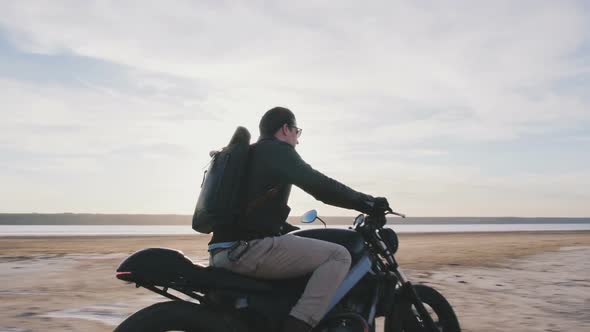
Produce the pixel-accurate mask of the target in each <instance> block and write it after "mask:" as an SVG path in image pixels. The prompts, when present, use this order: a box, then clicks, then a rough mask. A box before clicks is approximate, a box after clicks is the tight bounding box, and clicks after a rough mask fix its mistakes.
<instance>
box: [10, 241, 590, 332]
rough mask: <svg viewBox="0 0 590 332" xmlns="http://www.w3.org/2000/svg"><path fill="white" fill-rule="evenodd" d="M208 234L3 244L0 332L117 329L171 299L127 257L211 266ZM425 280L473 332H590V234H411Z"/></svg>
mask: <svg viewBox="0 0 590 332" xmlns="http://www.w3.org/2000/svg"><path fill="white" fill-rule="evenodd" d="M208 241H209V236H204V235H196V234H195V235H193V236H141V237H140V236H137V237H128V236H126V237H114V236H109V237H103V236H88V237H4V238H0V250H1V251H0V331H11V332H24V331H90V332H93V331H110V330H112V329H113V328H114V327H115V326H116V325H117V324H118V323H119V322H121V321H122V320H123V319H124V318H125V317H126V316H128V315H129V314H131V313H132V312H134V311H136V310H138V309H140V308H142V307H145V306H147V305H149V304H151V303H155V302H158V301H162V300H164V298H162V297H160V296H159V295H156V294H153V293H151V292H149V291H147V290H145V289H142V288H140V289H136V288H135V287H134V286H133V285H129V284H125V283H123V282H121V281H119V280H117V279H115V278H114V271H115V269H116V267H117V266H118V264H119V263H120V261H121V260H122V259H123V258H125V257H126V256H127V255H128V254H130V253H132V252H134V251H136V250H139V249H142V248H147V247H169V248H175V249H179V250H182V251H183V252H184V253H185V254H186V255H187V256H189V257H190V258H191V259H193V261H195V262H197V263H202V264H206V260H207V257H208V256H207V252H206V249H205V248H206V243H207V242H208ZM397 257H398V260H399V262H400V265H401V267H402V269H403V270H404V271H405V272H406V273H407V274H408V275H409V276H410V277H411V278H412V279H413V280H414V281H416V282H422V283H426V284H429V285H432V286H434V287H435V288H437V289H438V290H440V291H441V292H442V293H443V294H444V295H445V296H446V297H447V298H448V299H449V302H451V304H452V305H453V306H454V307H455V309H456V311H457V314H458V316H459V320H460V322H461V324H462V327H463V329H464V331H583V330H589V329H590V310H588V309H589V308H590V260H589V259H588V257H590V232H555V233H553V232H552V233H549V232H542V233H532V232H531V233H528V232H514V233H493V234H492V233H461V234H402V235H400V250H399V253H398V255H397Z"/></svg>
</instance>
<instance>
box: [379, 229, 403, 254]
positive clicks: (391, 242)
mask: <svg viewBox="0 0 590 332" xmlns="http://www.w3.org/2000/svg"><path fill="white" fill-rule="evenodd" d="M379 235H380V236H381V240H382V241H383V242H385V243H386V244H387V246H388V247H389V249H391V253H392V254H395V253H396V252H397V248H398V246H399V240H398V238H397V234H396V233H395V231H394V230H393V229H391V228H383V229H381V231H380V232H379Z"/></svg>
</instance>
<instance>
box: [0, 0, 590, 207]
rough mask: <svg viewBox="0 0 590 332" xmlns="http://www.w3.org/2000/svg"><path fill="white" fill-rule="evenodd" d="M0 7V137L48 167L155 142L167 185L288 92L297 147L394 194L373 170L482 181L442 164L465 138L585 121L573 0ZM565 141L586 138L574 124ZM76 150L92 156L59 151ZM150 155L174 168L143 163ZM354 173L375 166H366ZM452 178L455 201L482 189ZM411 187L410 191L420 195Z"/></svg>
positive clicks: (400, 177)
mask: <svg viewBox="0 0 590 332" xmlns="http://www.w3.org/2000/svg"><path fill="white" fill-rule="evenodd" d="M0 6H1V10H2V12H3V15H2V16H1V17H0V30H1V31H3V34H2V35H3V37H4V38H5V39H6V40H7V41H9V42H8V43H7V44H9V45H10V47H9V48H5V49H1V48H0V53H1V54H5V57H4V58H3V59H6V60H7V61H5V62H4V63H6V64H9V65H4V66H2V65H0V97H1V98H2V103H3V105H2V109H1V110H0V115H2V116H3V118H5V119H7V120H6V121H3V122H2V123H1V124H0V130H2V132H3V135H2V136H0V148H3V149H5V150H6V151H9V150H10V151H21V152H22V153H23V154H24V155H29V156H31V158H33V156H35V155H38V156H39V155H47V154H50V155H54V156H56V157H57V158H64V156H69V157H67V158H70V159H61V160H65V161H63V163H61V164H62V165H64V164H68V165H77V166H76V167H74V168H78V169H79V170H80V172H82V171H83V170H84V169H96V168H93V167H91V164H92V163H94V165H96V162H97V161H98V160H102V158H104V159H105V160H107V162H106V163H107V164H109V163H112V164H109V165H111V166H109V167H113V169H114V167H115V166H114V165H115V164H116V162H117V161H119V162H120V159H117V158H120V156H122V155H125V153H114V154H110V152H113V151H126V153H127V154H128V155H135V156H137V158H136V162H133V161H131V160H128V162H129V165H127V166H126V167H130V168H131V167H133V168H136V167H140V164H141V163H140V162H139V160H142V158H143V157H145V156H148V155H151V156H154V155H161V154H162V153H166V151H168V150H169V151H174V153H172V155H171V156H168V157H169V158H171V159H174V160H176V161H177V162H179V163H180V161H183V162H182V165H183V166H182V167H181V168H182V171H180V170H179V171H177V172H176V173H177V174H176V176H177V177H176V178H172V177H170V178H167V179H168V180H169V181H171V182H172V183H174V186H179V187H180V186H181V183H182V180H181V179H182V178H185V179H186V178H187V177H190V176H191V175H189V174H191V173H190V172H193V173H194V172H195V170H194V168H199V167H200V166H196V165H201V164H205V163H206V159H207V157H206V151H209V150H210V149H212V148H214V147H217V146H222V145H223V144H225V142H226V140H227V137H229V135H230V133H231V131H232V130H233V129H234V128H235V126H237V125H245V126H247V127H248V128H250V129H251V130H252V131H253V134H254V136H256V128H257V123H258V119H259V117H260V115H261V114H262V113H263V112H264V110H266V109H269V108H270V107H272V106H275V105H285V106H288V107H290V108H292V109H293V110H294V111H295V113H296V114H297V117H298V122H299V124H300V126H302V127H303V128H304V136H303V137H302V144H301V146H300V147H299V150H300V151H301V154H302V155H303V156H304V157H305V158H306V159H307V160H308V161H310V163H312V164H313V165H315V166H317V167H318V168H319V169H322V170H325V171H326V172H327V173H329V174H333V175H334V176H335V177H336V178H338V179H341V180H343V181H345V182H347V183H352V184H356V185H359V186H361V188H363V190H367V191H369V190H375V191H381V192H385V193H390V194H394V193H398V194H401V191H400V192H396V191H395V190H397V189H395V190H394V189H387V187H385V185H384V184H380V183H386V184H396V183H397V184H398V187H399V186H400V185H401V184H407V185H410V183H408V182H404V177H406V178H413V177H415V178H418V179H426V178H429V177H428V174H430V172H433V173H438V174H442V175H440V176H433V178H432V179H431V180H432V181H433V183H434V186H439V187H440V188H444V190H447V191H451V192H452V191H453V190H454V189H453V185H452V184H453V183H454V182H453V180H452V178H453V177H454V176H457V174H462V173H461V172H463V171H465V172H468V173H469V172H474V174H475V175H474V176H473V178H471V179H470V181H471V182H473V183H484V184H485V183H486V181H488V180H489V179H490V178H493V176H494V174H493V173H494V170H493V169H491V168H490V167H491V166H487V165H481V167H482V168H484V169H486V170H488V172H487V173H486V172H475V171H473V170H472V169H471V168H470V167H462V165H458V162H457V161H456V160H455V161H454V164H453V158H456V156H455V154H456V153H457V152H456V151H457V150H460V149H461V147H463V146H464V145H470V144H476V145H478V146H479V147H480V149H482V150H485V149H486V144H505V146H506V148H510V147H511V145H513V144H515V143H518V142H521V141H522V140H523V139H525V138H531V137H538V136H543V135H552V134H553V133H563V132H566V131H568V130H571V129H573V128H577V127H580V126H581V127H582V128H588V127H590V112H589V110H590V99H589V98H588V95H589V94H588V93H587V91H588V89H589V88H590V83H589V82H590V65H589V63H590V62H589V61H588V60H589V59H590V55H589V54H590V47H589V45H590V38H589V31H590V9H589V8H588V6H587V5H586V4H584V2H582V1H559V2H556V1H519V2H514V1H494V2H472V1H453V2H450V3H449V2H445V3H442V2H438V1H427V2H420V3H416V2H411V1H378V2H373V3H371V4H366V3H359V2H355V1H342V2H339V5H338V6H337V7H335V6H334V4H333V2H322V1H320V2H308V3H306V2H297V3H293V2H287V1H284V2H259V1H253V2H244V3H235V2H219V1H200V2H194V1H176V2H174V3H173V4H172V3H171V4H164V3H159V4H157V3H154V4H147V3H145V2H142V1H136V2H134V1H129V2H124V3H122V2H120V1H86V2H83V3H81V2H77V1H51V2H49V1H47V2H39V1H4V2H2V4H1V5H0ZM10 64H14V65H12V69H11V68H10V67H11V65H10ZM35 64H36V65H35ZM27 68H29V70H27ZM30 68H34V70H30ZM47 77H53V79H47ZM44 78H45V79H44ZM586 133H587V131H586ZM576 137H578V138H575V137H574V138H572V140H577V141H580V142H582V143H581V144H585V143H584V142H587V139H584V137H587V134H585V133H584V132H582V133H580V134H579V136H576ZM308 143H311V144H308ZM169 148H170V149H169ZM451 150H452V151H451ZM195 151H205V152H204V153H203V154H202V156H200V155H199V156H196V155H195ZM556 153H558V151H557V152H556ZM80 154H90V155H91V156H93V157H90V159H88V158H87V157H83V158H84V161H79V162H78V163H76V162H73V161H72V162H71V163H69V161H67V160H71V158H73V156H79V155H80ZM15 158H16V157H15ZM129 159H131V158H129ZM441 163H443V164H444V163H448V164H450V165H451V166H448V169H447V168H445V167H447V166H445V165H446V164H445V165H441ZM425 164H427V165H429V166H431V167H424V165H425ZM10 165H12V166H11V167H12V169H15V168H16V167H15V165H16V164H15V162H12V163H11V164H10ZM19 165H20V164H19ZM56 167H58V166H56ZM72 167H73V166H72ZM158 167H160V168H161V169H164V168H166V167H172V169H173V167H174V166H173V165H172V164H169V163H168V164H166V163H164V164H161V165H154V168H153V169H152V170H151V171H150V172H152V171H153V172H156V173H157V172H159V171H157V170H156V168H158ZM464 169H466V170H464ZM359 170H371V171H369V173H370V174H367V175H363V176H365V178H362V177H361V176H359V175H358V173H359ZM150 172H146V173H145V174H142V175H143V176H149V175H154V174H155V173H150ZM183 172H186V173H183ZM365 172H367V171H365ZM490 173H491V175H490ZM157 174H160V173H157ZM583 178H584V179H586V178H585V177H583ZM507 179H508V180H506V181H515V183H521V184H522V185H527V186H528V185H529V184H528V183H525V182H522V181H520V179H518V178H517V177H516V176H514V175H508V176H507ZM122 180H123V183H125V182H124V179H122ZM537 180H538V181H540V182H543V181H544V180H542V179H541V178H538V179H537ZM564 181H566V182H567V181H569V180H564ZM584 181H585V180H584ZM567 183H568V184H567V185H564V188H571V187H572V186H573V184H571V183H570V182H567ZM160 184H161V185H162V186H164V184H163V183H160ZM489 185H490V186H492V187H494V188H496V189H495V190H496V191H495V192H496V193H498V192H500V191H503V189H504V187H503V184H501V183H500V182H493V181H492V183H490V184H489ZM413 187H415V188H418V189H416V190H415V191H413V193H414V195H417V196H412V194H411V193H409V195H410V196H412V197H418V198H419V197H422V198H423V199H425V198H428V199H434V198H433V197H432V196H429V194H427V188H429V187H430V186H429V183H427V181H419V183H418V184H416V185H415V186H413ZM460 187H461V188H463V189H461V190H459V189H456V192H457V194H458V195H459V193H461V194H460V195H462V197H469V196H470V190H475V191H477V190H478V189H473V188H475V187H469V186H467V185H464V186H460ZM468 188H471V189H468ZM530 188H534V186H533V185H531V186H530ZM544 188H546V189H548V188H549V187H544ZM531 190H532V189H531ZM406 192H410V191H409V190H407V191H406ZM440 194H441V192H440V191H437V192H436V195H440ZM179 195H187V193H186V192H185V191H183V192H182V193H179ZM191 195H192V192H191ZM420 195H422V196H420ZM176 197H180V196H176ZM473 197H478V199H479V200H480V202H484V201H485V197H486V196H485V195H484V194H481V195H474V196H473ZM495 197H499V198H501V195H496V196H495ZM418 198H417V200H416V202H406V203H407V204H409V205H410V206H418V205H419V204H418V203H417V201H418ZM182 199H183V198H181V199H179V201H180V200H182ZM295 199H296V201H297V199H298V198H297V197H295ZM153 200H155V198H153ZM448 203H449V204H451V202H448ZM561 204H564V205H562V206H566V205H565V204H566V203H565V202H562V203H561ZM451 205H452V204H451ZM104 206H108V204H105V205H104ZM170 206H176V207H178V205H176V204H172V205H170ZM452 206H457V205H456V204H455V205H452ZM473 206H478V207H479V208H482V209H485V206H484V204H473ZM459 208H460V209H466V208H465V207H459ZM432 211H433V212H432V213H434V214H436V213H437V212H436V211H439V213H443V212H444V213H448V212H449V210H447V209H445V208H444V207H443V206H441V205H437V208H436V209H434V210H432ZM514 211H518V209H517V208H516V207H515V208H514ZM585 211H587V210H585Z"/></svg>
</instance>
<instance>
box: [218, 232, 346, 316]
mask: <svg viewBox="0 0 590 332" xmlns="http://www.w3.org/2000/svg"><path fill="white" fill-rule="evenodd" d="M228 252H229V250H222V251H220V252H217V253H216V254H215V255H213V256H211V258H210V259H209V263H210V265H212V266H214V267H220V268H224V269H227V270H230V271H232V272H235V273H238V274H242V275H246V276H250V277H254V278H260V279H288V278H295V277H300V276H304V275H308V274H311V278H310V279H309V281H308V283H307V286H306V287H305V290H304V291H303V295H301V298H300V299H299V301H297V304H296V305H295V306H294V307H293V309H292V310H291V313H290V314H291V316H293V317H295V318H297V319H300V320H302V321H304V322H306V323H308V324H309V325H311V326H315V325H317V323H318V322H319V321H320V319H321V318H322V317H323V316H324V314H325V313H326V310H327V309H328V305H330V300H331V299H332V296H333V295H334V293H335V292H336V289H337V288H338V286H340V283H341V282H342V280H343V279H344V277H345V276H346V274H347V273H348V271H349V269H350V262H351V259H350V253H349V252H348V250H347V249H346V248H344V247H343V246H341V245H339V244H335V243H331V242H326V241H321V240H315V239H309V238H304V237H299V236H296V235H291V234H287V235H283V236H278V237H267V238H264V239H259V240H253V241H250V247H249V249H248V250H247V251H246V252H245V253H244V254H243V255H242V256H241V257H240V258H239V259H237V260H234V261H231V260H230V259H229V258H228Z"/></svg>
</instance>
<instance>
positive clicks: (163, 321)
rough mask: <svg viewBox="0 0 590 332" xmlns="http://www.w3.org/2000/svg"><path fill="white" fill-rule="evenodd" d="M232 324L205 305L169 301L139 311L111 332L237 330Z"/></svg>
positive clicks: (221, 331) (206, 331)
mask: <svg viewBox="0 0 590 332" xmlns="http://www.w3.org/2000/svg"><path fill="white" fill-rule="evenodd" d="M232 323H233V324H232ZM234 324H237V322H235V320H233V319H228V317H226V316H225V315H224V314H222V313H218V312H215V311H212V310H210V309H208V308H206V307H204V306H201V305H198V304H195V303H191V302H186V301H169V302H161V303H156V304H154V305H151V306H149V307H147V308H144V309H141V310H139V311H138V312H136V313H134V314H133V315H131V316H129V317H128V318H127V319H126V320H124V321H123V322H122V323H121V324H120V325H119V326H118V327H117V328H116V329H115V330H114V332H172V331H183V332H225V331H234V330H238V329H237V326H235V325H234Z"/></svg>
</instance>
